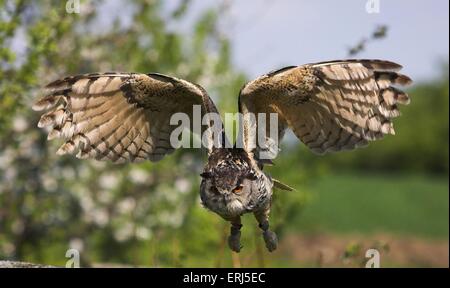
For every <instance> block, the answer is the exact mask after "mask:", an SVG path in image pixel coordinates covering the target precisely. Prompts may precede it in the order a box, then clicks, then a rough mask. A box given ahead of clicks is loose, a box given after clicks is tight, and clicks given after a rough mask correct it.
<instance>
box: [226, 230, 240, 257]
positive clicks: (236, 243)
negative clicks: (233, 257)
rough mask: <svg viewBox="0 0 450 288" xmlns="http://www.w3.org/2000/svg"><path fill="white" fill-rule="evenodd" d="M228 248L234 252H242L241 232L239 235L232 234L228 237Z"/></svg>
mask: <svg viewBox="0 0 450 288" xmlns="http://www.w3.org/2000/svg"><path fill="white" fill-rule="evenodd" d="M228 246H229V247H230V249H231V250H233V251H234V252H240V251H241V249H242V245H241V232H240V231H239V233H238V234H231V235H230V236H228Z"/></svg>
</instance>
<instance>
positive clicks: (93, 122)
mask: <svg viewBox="0 0 450 288" xmlns="http://www.w3.org/2000/svg"><path fill="white" fill-rule="evenodd" d="M193 105H201V114H202V115H204V114H206V113H214V112H215V113H216V112H217V109H216V107H215V105H214V103H213V102H212V100H211V99H210V98H209V96H208V95H207V93H206V92H205V90H204V89H203V88H201V87H200V86H198V85H195V84H192V83H190V82H187V81H184V80H181V79H177V78H173V77H169V76H165V75H161V74H137V73H114V72H112V73H104V74H87V75H78V76H72V77H67V78H64V79H61V80H56V81H54V82H52V83H50V84H48V85H47V86H46V94H45V96H44V97H43V98H41V99H39V100H38V101H37V102H36V103H35V104H34V105H33V109H34V110H38V111H40V110H47V109H49V110H50V111H48V112H47V113H45V114H44V115H42V117H41V119H40V121H39V124H38V126H39V127H44V126H50V127H51V130H50V132H49V135H48V139H49V140H50V139H53V138H63V139H64V140H65V143H64V144H63V145H62V146H61V147H60V148H59V150H58V154H66V153H70V154H72V153H77V154H76V156H77V157H78V158H94V159H97V160H111V161H113V162H115V163H123V162H128V161H130V162H137V161H142V160H146V159H149V160H151V161H158V160H160V159H162V158H163V157H164V156H165V155H166V154H168V153H171V152H173V151H174V149H175V148H174V147H173V145H171V142H170V135H171V133H172V131H173V130H174V129H175V128H176V126H173V125H170V118H171V116H172V115H173V114H174V113H177V112H182V113H186V114H187V115H189V119H191V120H192V114H193ZM191 122H192V121H191ZM221 136H222V137H225V135H224V134H223V133H222V134H221ZM207 139H209V138H208V137H207ZM209 140H211V141H212V139H209ZM208 147H209V146H208Z"/></svg>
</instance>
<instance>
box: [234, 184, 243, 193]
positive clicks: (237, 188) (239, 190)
mask: <svg viewBox="0 0 450 288" xmlns="http://www.w3.org/2000/svg"><path fill="white" fill-rule="evenodd" d="M242 188H243V187H242V185H239V186H236V187H235V188H234V189H233V193H241V192H242Z"/></svg>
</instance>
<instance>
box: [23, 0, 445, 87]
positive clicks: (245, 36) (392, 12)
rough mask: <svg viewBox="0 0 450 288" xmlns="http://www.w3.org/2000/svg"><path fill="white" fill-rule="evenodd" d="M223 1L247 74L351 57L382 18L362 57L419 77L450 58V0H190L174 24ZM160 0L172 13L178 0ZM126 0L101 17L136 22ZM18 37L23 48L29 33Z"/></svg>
mask: <svg viewBox="0 0 450 288" xmlns="http://www.w3.org/2000/svg"><path fill="white" fill-rule="evenodd" d="M89 1H90V0H86V2H89ZM367 1H379V13H372V14H369V13H367V11H366V3H367ZM86 2H85V3H86ZM224 2H225V3H228V4H229V9H227V10H225V11H224V12H223V13H221V16H220V17H221V18H220V21H219V23H220V25H219V27H220V31H221V32H222V33H224V34H225V35H227V36H228V37H229V38H230V39H231V40H232V41H231V43H232V48H233V50H232V53H233V54H232V55H233V62H234V64H235V65H236V67H237V68H238V69H239V70H241V71H243V72H245V73H246V74H247V75H248V76H249V77H250V78H253V77H256V76H258V75H261V74H264V73H266V72H268V71H270V70H273V69H276V68H281V67H283V66H287V65H300V64H304V63H311V62H319V61H326V60H334V59H342V58H348V57H347V51H348V48H349V47H350V46H352V45H354V44H356V43H357V42H358V41H359V40H361V39H362V38H363V37H367V36H369V35H370V34H371V33H372V32H373V31H374V29H375V27H377V26H378V25H380V24H384V25H388V26H389V32H388V37H387V38H385V39H382V40H380V41H376V42H371V43H369V45H368V46H367V49H366V50H365V51H364V52H363V53H361V54H358V55H357V57H358V58H379V59H386V60H392V61H396V62H398V63H400V64H402V65H403V66H404V73H406V74H408V75H409V76H411V77H412V78H413V79H414V80H416V81H421V80H422V81H423V80H427V79H430V78H433V77H436V76H438V75H439V73H440V72H441V66H440V62H442V60H446V61H448V54H449V1H447V0H430V1H425V0H342V1H336V0H276V1H275V0H192V3H191V5H192V6H191V7H190V9H189V13H188V14H187V17H186V19H185V20H184V21H183V22H181V23H173V24H172V27H171V28H172V29H175V30H181V31H184V32H190V31H191V28H192V23H194V22H195V20H196V19H197V18H198V17H199V16H200V15H201V14H202V13H203V12H204V11H205V10H207V9H210V8H212V7H214V6H215V5H219V4H220V3H224ZM163 3H164V5H163V7H164V13H169V12H170V11H172V10H173V9H174V8H175V7H177V5H178V4H179V3H180V0H165V1H163ZM123 4H124V1H120V0H108V1H105V3H104V4H103V5H102V6H98V7H95V9H98V12H99V14H100V19H99V20H100V23H99V25H105V26H106V25H110V23H109V22H112V21H113V20H114V19H115V18H119V19H120V21H121V22H122V25H125V26H126V25H130V24H132V23H131V21H132V15H133V9H132V8H130V7H131V6H130V5H123ZM102 16H107V17H102ZM100 30H101V29H100ZM15 40H16V41H15V43H14V44H15V45H14V47H15V48H16V50H17V51H18V52H19V54H20V51H21V50H24V49H25V41H24V37H23V35H18V37H17V38H16V39H15ZM22 52H23V51H22Z"/></svg>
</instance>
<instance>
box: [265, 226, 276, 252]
mask: <svg viewBox="0 0 450 288" xmlns="http://www.w3.org/2000/svg"><path fill="white" fill-rule="evenodd" d="M263 237H264V242H266V248H267V250H269V252H272V251H275V250H276V249H277V246H278V237H277V234H275V232H272V231H270V230H266V231H264V232H263Z"/></svg>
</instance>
